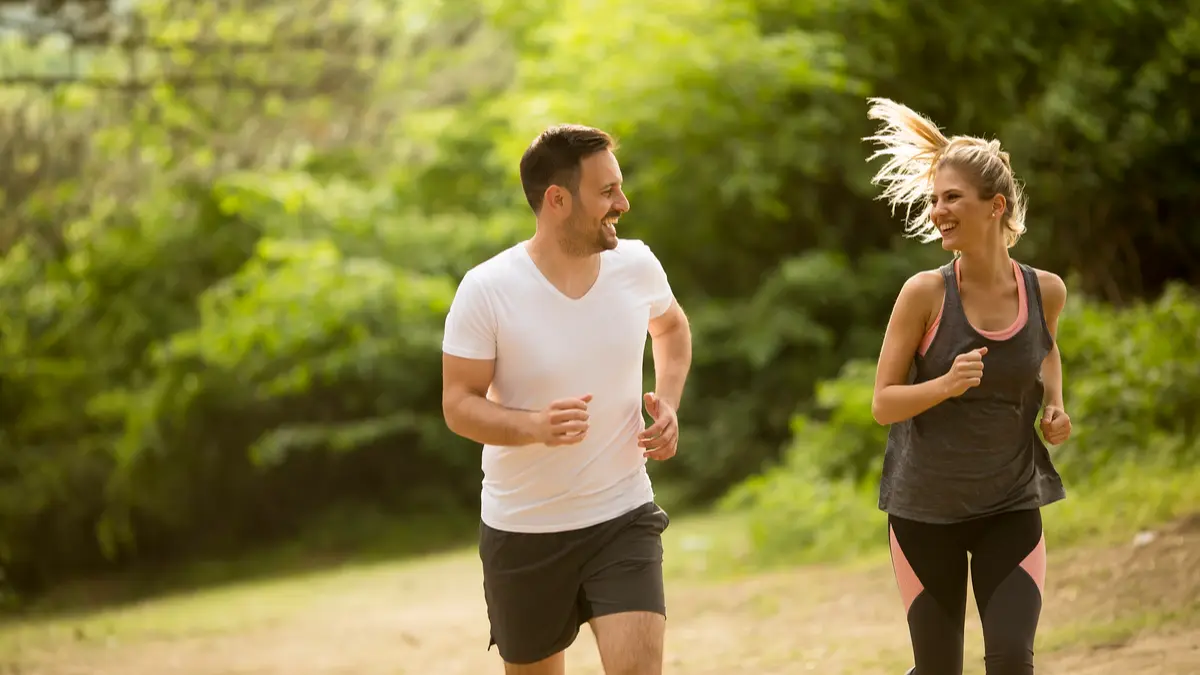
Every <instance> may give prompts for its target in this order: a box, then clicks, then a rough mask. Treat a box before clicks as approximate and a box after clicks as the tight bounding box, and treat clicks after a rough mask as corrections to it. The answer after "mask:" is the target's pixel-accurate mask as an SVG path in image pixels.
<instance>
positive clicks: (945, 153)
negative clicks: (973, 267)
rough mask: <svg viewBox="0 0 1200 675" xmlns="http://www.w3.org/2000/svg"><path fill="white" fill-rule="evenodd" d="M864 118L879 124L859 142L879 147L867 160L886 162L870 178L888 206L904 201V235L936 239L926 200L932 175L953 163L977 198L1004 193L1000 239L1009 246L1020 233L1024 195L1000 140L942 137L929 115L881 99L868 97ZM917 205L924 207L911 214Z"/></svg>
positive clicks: (1023, 213)
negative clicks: (884, 159) (871, 134)
mask: <svg viewBox="0 0 1200 675" xmlns="http://www.w3.org/2000/svg"><path fill="white" fill-rule="evenodd" d="M868 101H869V103H870V104H871V105H870V108H869V109H868V111H867V117H869V118H870V119H873V120H880V121H882V122H883V124H882V126H881V127H880V130H879V132H878V133H876V134H875V135H874V136H868V137H867V138H865V139H864V140H867V141H875V142H876V143H878V144H879V145H880V148H879V149H878V150H876V151H875V152H874V153H873V154H872V155H871V156H870V157H869V158H868V159H867V161H868V162H869V161H873V160H875V159H876V158H878V157H886V158H887V161H886V162H885V163H884V165H883V166H882V167H880V169H879V171H878V172H877V173H876V174H875V176H874V178H872V179H871V183H872V184H874V185H883V186H884V190H883V194H882V195H880V197H881V198H882V199H886V200H887V201H888V203H889V204H891V206H892V213H895V212H896V207H897V206H900V205H904V208H905V226H904V231H905V233H906V234H907V235H908V236H912V237H917V238H919V239H920V240H921V241H923V242H929V241H934V240H936V239H938V238H940V237H941V234H940V233H939V232H938V229H937V226H935V225H934V224H933V221H932V220H931V219H930V212H931V211H932V206H931V203H930V200H929V197H930V193H931V192H932V190H933V175H934V173H935V172H936V171H937V170H938V169H939V168H941V167H943V166H952V167H954V168H955V169H957V170H958V171H960V172H961V173H962V174H963V177H964V178H966V179H967V180H970V181H971V182H972V184H973V185H974V186H975V189H976V190H977V191H978V192H979V196H980V197H981V198H982V199H991V198H992V197H994V196H996V195H998V194H1000V195H1004V199H1005V201H1006V203H1007V206H1006V208H1005V210H1004V215H1002V216H1001V218H1000V222H1001V224H1002V225H1003V227H1004V242H1005V244H1006V245H1007V246H1008V247H1009V248H1011V247H1012V246H1013V245H1014V244H1016V243H1017V240H1018V239H1020V238H1021V235H1022V234H1024V233H1025V196H1024V194H1023V193H1022V190H1021V186H1020V185H1019V184H1018V183H1017V180H1016V178H1015V177H1014V176H1013V171H1012V165H1011V163H1010V162H1009V157H1008V153H1007V152H1006V151H1004V150H1001V149H1000V141H994V140H993V141H987V140H984V139H982V138H975V137H973V136H954V137H952V138H946V137H945V136H944V135H943V134H942V132H941V131H940V130H939V129H938V127H937V125H936V124H934V123H933V122H932V121H931V120H930V119H929V118H927V117H925V116H924V115H921V114H920V113H918V112H916V111H914V110H913V109H911V108H909V107H908V106H905V105H902V104H900V103H896V102H895V101H892V100H890V99H886V98H871V99H868ZM918 203H921V204H923V205H924V209H923V210H922V211H921V212H920V213H919V214H918V215H917V216H915V217H914V216H913V215H912V211H913V207H914V206H916V205H917V204H918Z"/></svg>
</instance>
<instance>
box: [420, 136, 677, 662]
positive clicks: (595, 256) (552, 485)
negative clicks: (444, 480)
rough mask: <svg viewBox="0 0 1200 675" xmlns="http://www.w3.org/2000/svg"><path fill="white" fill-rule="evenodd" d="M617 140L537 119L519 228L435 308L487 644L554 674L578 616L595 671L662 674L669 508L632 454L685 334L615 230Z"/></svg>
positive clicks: (666, 293) (619, 201) (662, 442)
mask: <svg viewBox="0 0 1200 675" xmlns="http://www.w3.org/2000/svg"><path fill="white" fill-rule="evenodd" d="M615 149H616V144H615V142H614V141H613V139H612V138H611V137H610V136H609V134H607V133H605V132H603V131H601V130H599V129H594V128H590V127H584V126H579V125H560V126H555V127H551V128H549V129H547V130H546V131H544V132H543V133H542V134H540V135H539V136H538V137H537V138H536V139H535V140H534V141H533V143H532V144H531V145H530V146H529V148H528V149H527V150H526V151H525V154H524V155H523V157H522V158H521V164H520V173H521V184H522V187H523V189H524V192H525V197H526V200H527V201H528V202H529V206H530V208H531V209H532V210H533V213H534V215H535V217H536V225H537V226H536V231H535V233H534V235H533V237H532V238H531V239H529V240H527V241H524V242H522V243H520V244H517V245H516V246H513V247H511V248H508V249H507V250H505V251H502V252H501V253H499V254H497V255H496V256H494V257H492V258H490V259H489V260H487V261H485V262H483V263H481V264H479V265H477V266H476V267H474V268H472V269H471V270H470V271H469V272H468V273H467V274H466V276H465V277H464V278H463V280H462V283H461V284H460V285H459V288H458V291H457V293H456V295H455V298H454V302H453V304H452V306H451V308H450V311H449V314H448V316H447V318H446V330H445V336H444V340H443V347H442V349H443V394H442V406H443V411H444V414H445V419H446V424H447V426H448V427H449V428H450V429H451V430H452V431H453V432H454V433H456V434H459V435H460V436H463V437H466V438H469V439H471V440H473V441H476V442H478V443H481V444H482V445H483V459H482V467H483V489H482V493H481V510H480V520H481V523H480V536H479V555H480V559H481V561H482V563H483V576H484V596H485V599H486V602H487V611H488V618H489V621H490V623H491V642H490V643H489V648H490V647H491V645H492V644H495V645H496V646H497V648H498V651H499V653H500V656H501V658H502V659H503V660H504V663H505V672H506V673H510V674H522V675H543V674H544V675H561V674H562V673H563V672H564V669H565V660H564V650H565V649H566V648H567V647H568V646H570V645H571V644H572V643H573V642H574V640H575V638H576V637H577V636H578V634H579V629H580V627H581V626H582V625H583V624H584V623H585V622H586V623H588V624H589V625H590V626H591V629H592V632H593V633H594V634H595V636H596V642H597V645H598V647H599V651H600V658H601V661H602V662H603V664H604V669H605V672H606V673H609V674H611V675H616V674H618V673H620V674H621V675H659V674H660V673H661V672H662V661H663V636H664V632H665V626H666V601H665V594H664V591H663V576H662V539H661V535H662V533H663V531H664V530H665V529H666V527H667V525H668V523H669V519H668V517H667V514H666V513H665V512H664V511H663V510H662V509H661V508H659V507H658V506H657V505H656V504H655V502H654V491H653V489H652V487H651V483H650V479H649V477H648V475H647V473H646V460H647V459H654V460H665V459H669V458H671V457H672V456H674V454H675V451H676V446H677V443H678V440H679V428H678V423H677V419H676V410H677V409H678V407H679V403H680V399H681V397H682V394H683V388H684V381H685V379H686V377H687V373H688V369H689V367H690V364H691V331H690V327H689V325H688V321H687V318H686V317H685V315H684V313H683V311H682V309H680V307H679V304H678V303H677V302H676V301H675V299H674V296H673V294H672V292H671V287H670V284H669V283H668V281H667V276H666V274H665V272H664V271H663V268H662V265H661V264H660V263H659V261H658V259H657V258H656V257H655V255H654V254H653V253H652V252H651V250H650V248H649V247H647V246H646V245H645V244H644V243H642V242H641V241H638V240H631V239H619V238H618V237H617V232H616V225H617V221H618V219H619V218H620V217H621V216H622V215H623V214H624V213H626V212H627V211H628V210H629V201H628V200H627V199H626V197H625V194H624V193H623V192H622V189H621V185H622V176H621V168H620V165H619V164H618V162H617V159H616V156H615V155H614V151H615ZM647 333H648V334H649V335H650V338H651V341H652V345H653V347H652V353H653V358H654V368H655V389H654V391H652V392H649V393H645V394H643V388H642V387H643V382H642V375H643V356H644V353H645V345H646V336H647ZM643 405H644V406H645V411H646V413H648V414H649V416H650V418H651V419H652V420H653V423H652V424H651V425H650V426H649V428H647V427H646V422H645V419H644V418H643V416H642V407H643Z"/></svg>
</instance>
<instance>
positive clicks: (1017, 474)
mask: <svg viewBox="0 0 1200 675" xmlns="http://www.w3.org/2000/svg"><path fill="white" fill-rule="evenodd" d="M1018 268H1019V269H1020V272H1021V274H1022V275H1023V276H1024V280H1025V289H1026V290H1025V296H1026V297H1025V301H1026V305H1027V312H1028V318H1027V319H1026V321H1025V325H1024V326H1022V327H1021V328H1020V329H1019V330H1018V331H1017V332H1016V333H1015V334H1013V335H1012V336H1010V337H1007V338H1005V339H1002V340H996V339H992V338H989V337H987V336H985V335H982V334H980V333H979V331H977V330H975V328H974V327H973V326H972V325H971V324H970V322H969V321H967V316H966V314H965V313H964V311H963V307H962V299H961V296H960V295H959V292H958V279H957V275H956V274H955V268H954V263H953V262H950V263H947V264H946V265H943V266H942V267H941V268H940V270H939V271H940V272H941V273H942V278H943V279H944V280H945V282H946V296H945V300H944V301H943V305H942V317H941V321H940V324H939V326H938V329H937V333H936V335H935V336H934V338H933V340H932V342H931V343H930V344H929V348H928V349H927V350H926V351H925V354H924V355H923V356H922V355H920V354H917V355H916V356H915V357H914V358H913V365H912V368H911V369H910V370H909V377H908V384H919V383H921V382H925V381H927V380H932V379H935V378H937V377H940V376H941V375H944V374H945V373H946V372H948V371H949V370H950V366H951V365H952V364H953V363H954V359H955V357H957V356H958V355H959V354H962V353H965V352H968V351H971V350H972V349H978V348H979V347H985V346H986V347H987V348H988V353H987V355H986V356H984V357H983V364H984V368H983V379H982V380H981V382H980V384H979V386H977V387H973V388H971V389H968V390H967V392H966V393H964V394H963V395H962V396H959V397H956V398H951V399H947V400H945V401H943V402H941V403H939V404H938V405H936V406H934V407H933V408H930V409H929V410H927V411H925V412H923V413H921V414H920V415H917V416H916V417H913V418H911V419H908V420H905V421H903V422H897V423H896V424H893V425H892V426H891V429H890V430H889V431H888V441H887V448H886V450H885V451H884V457H883V474H882V476H881V479H880V484H879V508H880V509H881V510H883V511H886V512H887V513H889V514H891V515H894V516H898V517H900V518H906V519H909V520H916V521H921V522H926V523H952V522H960V521H964V520H970V519H972V518H979V517H983V516H989V515H993V514H996V513H1002V512H1005V511H1017V510H1022V509H1032V508H1040V507H1042V506H1045V505H1047V504H1050V503H1053V502H1056V501H1058V500H1060V499H1063V498H1064V497H1065V496H1066V493H1065V491H1064V489H1063V484H1062V479H1061V478H1060V477H1059V475H1058V472H1057V471H1056V470H1055V468H1054V464H1053V462H1052V461H1051V460H1050V453H1049V451H1047V449H1046V446H1045V445H1044V444H1043V443H1042V440H1041V438H1040V437H1039V436H1038V434H1037V431H1036V429H1035V427H1036V425H1037V422H1038V413H1039V411H1040V410H1041V405H1042V395H1043V391H1044V390H1043V387H1042V377H1041V367H1042V360H1043V359H1044V358H1045V357H1046V355H1047V354H1048V353H1049V352H1050V349H1051V348H1052V347H1053V344H1054V342H1053V338H1052V337H1051V335H1050V329H1049V327H1048V326H1047V325H1046V318H1045V314H1044V313H1043V311H1042V293H1041V288H1040V286H1039V285H1038V279H1037V273H1036V272H1034V271H1033V270H1032V269H1031V268H1029V267H1027V266H1025V265H1019V266H1018Z"/></svg>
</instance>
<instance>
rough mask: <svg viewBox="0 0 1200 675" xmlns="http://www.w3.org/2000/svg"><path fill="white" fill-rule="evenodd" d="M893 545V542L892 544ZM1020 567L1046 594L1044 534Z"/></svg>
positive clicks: (1040, 591)
mask: <svg viewBox="0 0 1200 675" xmlns="http://www.w3.org/2000/svg"><path fill="white" fill-rule="evenodd" d="M893 546H895V544H893ZM1021 569H1023V570H1025V573H1026V574H1028V575H1029V578H1030V579H1033V583H1034V584H1036V585H1037V587H1038V593H1041V594H1042V595H1045V594H1046V534H1045V533H1042V538H1041V539H1039V540H1038V543H1037V546H1034V547H1033V550H1032V551H1030V552H1029V555H1027V556H1025V559H1024V560H1022V561H1021Z"/></svg>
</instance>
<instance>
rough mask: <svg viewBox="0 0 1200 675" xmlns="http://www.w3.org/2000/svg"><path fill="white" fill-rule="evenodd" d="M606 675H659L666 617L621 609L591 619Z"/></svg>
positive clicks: (653, 613)
mask: <svg viewBox="0 0 1200 675" xmlns="http://www.w3.org/2000/svg"><path fill="white" fill-rule="evenodd" d="M591 626H592V632H593V633H595V635H596V646H597V648H598V649H599V650H600V661H601V662H602V663H603V664H604V673H605V675H661V673H662V665H663V636H664V634H665V633H666V617H664V616H663V615H662V614H658V613H655V612H622V613H620V614H609V615H606V616H601V617H597V618H595V619H592V621H591Z"/></svg>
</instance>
